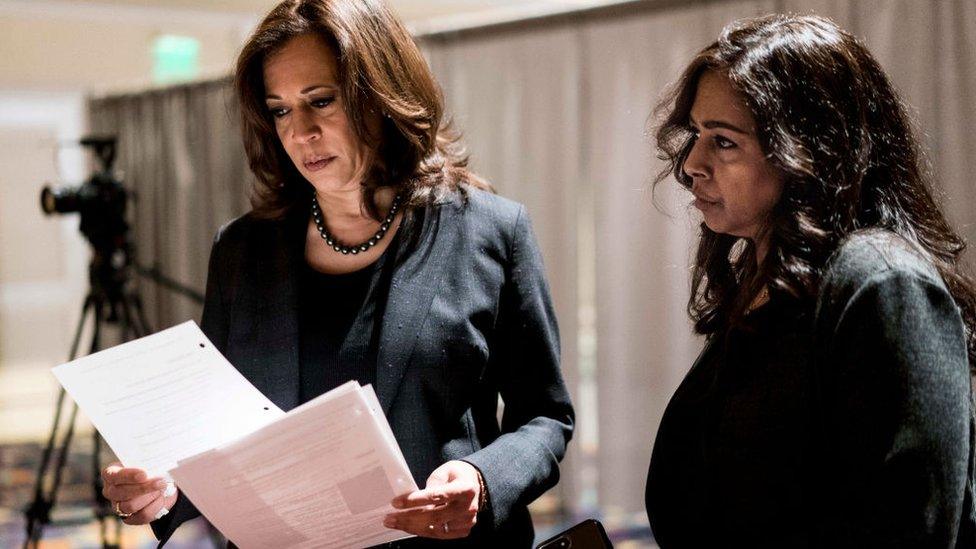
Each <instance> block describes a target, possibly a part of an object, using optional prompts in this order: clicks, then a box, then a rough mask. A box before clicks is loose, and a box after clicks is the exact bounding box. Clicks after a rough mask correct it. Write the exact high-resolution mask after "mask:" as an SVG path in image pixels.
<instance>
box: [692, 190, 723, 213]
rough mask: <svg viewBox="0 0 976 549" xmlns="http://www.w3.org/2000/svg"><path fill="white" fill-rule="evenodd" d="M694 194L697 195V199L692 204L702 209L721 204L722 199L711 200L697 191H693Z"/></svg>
mask: <svg viewBox="0 0 976 549" xmlns="http://www.w3.org/2000/svg"><path fill="white" fill-rule="evenodd" d="M692 194H693V195H694V196H695V201H694V202H692V205H693V206H694V207H696V208H698V209H699V210H701V211H705V210H707V209H710V208H714V207H716V206H719V205H720V204H721V201H719V200H711V199H709V198H706V197H704V196H702V195H700V194H697V193H692Z"/></svg>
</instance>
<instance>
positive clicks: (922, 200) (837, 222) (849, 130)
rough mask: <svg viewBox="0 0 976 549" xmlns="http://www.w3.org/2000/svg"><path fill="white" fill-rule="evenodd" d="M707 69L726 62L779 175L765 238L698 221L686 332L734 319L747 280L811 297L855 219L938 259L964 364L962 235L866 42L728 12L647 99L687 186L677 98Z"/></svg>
mask: <svg viewBox="0 0 976 549" xmlns="http://www.w3.org/2000/svg"><path fill="white" fill-rule="evenodd" d="M707 71H716V72H719V73H721V74H724V75H727V76H728V79H729V81H730V82H731V85H732V87H733V89H735V90H736V91H737V92H738V93H739V94H740V95H741V97H742V98H743V100H744V101H745V103H746V104H747V105H748V107H749V110H750V111H751V112H752V115H753V117H754V118H755V122H756V132H757V136H758V139H759V143H760V145H761V147H762V150H763V151H764V152H765V154H766V156H767V159H768V161H769V162H771V163H772V165H773V166H774V167H776V168H777V169H778V170H780V172H781V173H782V174H783V175H784V181H785V183H784V186H783V192H782V195H781V198H780V200H779V202H778V203H777V204H776V206H774V207H773V209H772V211H771V212H770V213H769V215H768V217H767V219H766V220H765V223H764V229H763V235H764V236H765V237H766V238H768V243H769V250H768V253H767V254H766V257H765V259H764V261H763V264H762V265H757V264H756V255H755V254H756V251H755V247H754V244H753V243H752V242H751V241H749V240H745V239H740V238H738V237H735V236H730V235H725V234H719V233H715V232H713V231H711V230H709V229H708V228H707V227H706V226H705V225H704V224H702V226H701V240H700V243H699V245H698V250H697V253H696V257H695V264H694V267H693V271H692V294H691V298H690V299H689V302H688V312H689V314H690V315H691V317H692V320H694V322H695V329H696V331H697V332H698V333H702V334H712V333H716V332H718V331H720V330H723V329H725V328H727V327H729V326H731V325H735V324H739V323H741V321H742V320H743V318H744V316H745V311H746V308H747V306H748V304H749V302H750V301H751V300H752V298H753V296H754V295H755V294H756V292H757V291H758V290H759V288H761V287H763V286H766V287H768V288H769V291H770V294H771V295H772V297H774V298H775V297H779V298H788V299H795V300H803V301H806V300H813V299H814V298H815V296H816V294H817V291H818V290H819V287H820V282H821V277H822V275H823V271H824V268H825V266H826V264H827V262H828V259H829V258H830V256H831V254H832V253H833V252H834V251H835V250H836V249H837V248H838V246H839V244H840V243H841V241H842V240H843V239H844V238H845V237H846V236H848V235H850V234H851V233H853V232H854V231H858V230H861V229H866V228H883V229H887V230H890V231H893V232H894V233H896V234H898V235H900V236H902V237H903V238H905V239H907V240H908V241H909V242H912V243H914V244H915V246H916V247H917V248H918V249H919V250H920V251H921V252H922V253H923V254H924V255H925V256H927V259H928V260H929V261H931V263H932V264H933V265H934V266H935V268H936V269H938V272H939V274H940V275H941V276H942V279H943V281H944V282H945V284H946V286H947V287H948V289H949V291H950V293H951V294H952V297H953V298H954V299H955V301H956V304H957V305H958V306H959V307H960V309H961V311H962V317H963V321H964V323H965V326H966V338H967V345H968V350H969V361H970V364H971V365H976V333H974V327H976V286H974V284H973V281H972V279H971V278H970V277H968V276H967V275H966V274H965V273H964V271H963V268H962V265H961V263H960V256H961V254H962V252H963V250H964V249H965V247H966V244H965V242H964V241H963V240H962V239H961V238H960V237H959V236H958V235H957V234H956V233H955V232H954V231H953V230H952V228H951V227H950V226H949V223H948V222H947V221H946V218H945V215H943V213H942V211H941V209H940V207H939V205H938V204H937V203H936V201H935V200H934V199H933V193H932V191H931V187H930V183H929V181H928V176H927V175H926V171H925V170H924V169H923V165H922V156H921V152H920V148H919V145H918V143H917V141H916V138H915V137H914V132H913V131H912V127H911V123H910V120H909V118H908V116H907V114H906V109H905V107H904V106H903V104H902V103H901V101H900V100H899V98H898V95H897V94H896V92H895V91H894V89H893V87H892V85H891V83H890V82H889V81H888V78H887V76H886V75H885V73H884V71H883V70H882V69H881V67H880V65H879V64H878V62H877V61H875V59H874V57H872V56H871V54H870V53H869V52H868V50H867V48H866V47H865V46H864V45H863V44H862V43H861V42H860V41H859V40H858V39H856V38H855V37H854V36H852V35H851V34H849V33H847V32H845V31H843V30H841V29H840V28H838V27H837V25H835V24H834V23H833V22H831V21H829V20H827V19H824V18H821V17H816V16H786V15H770V16H764V17H759V18H755V19H749V20H744V21H740V22H736V23H733V24H731V25H729V26H728V27H726V28H725V29H724V30H723V31H722V33H721V35H720V37H719V39H718V40H717V41H716V42H715V43H713V44H711V45H710V46H708V47H707V48H705V49H704V50H702V51H701V52H700V53H699V54H698V55H697V56H696V57H695V58H694V59H693V60H692V61H691V63H690V64H689V65H688V67H687V68H686V69H685V71H684V73H683V75H682V76H681V78H680V79H679V80H678V82H677V84H676V85H675V86H674V88H673V90H672V91H671V93H670V94H669V95H667V96H666V97H665V99H664V100H663V101H662V102H661V103H660V104H659V105H658V107H657V109H656V112H657V114H658V116H659V119H663V121H662V122H661V124H660V126H659V127H658V129H657V134H656V138H657V146H658V151H659V157H660V158H661V159H662V160H664V161H665V162H666V163H667V167H666V168H665V170H663V171H662V172H661V173H660V174H658V177H657V179H656V181H655V184H657V183H660V182H661V181H663V180H664V179H666V178H667V177H668V176H669V175H673V176H674V177H675V178H676V179H677V180H678V182H680V183H681V184H682V185H684V186H686V187H690V185H691V178H690V177H689V176H688V175H687V174H686V173H685V172H684V162H685V159H686V158H687V156H688V154H689V152H690V150H691V146H692V145H693V143H694V142H693V139H692V135H691V133H690V130H689V124H690V111H691V107H692V104H693V103H694V100H695V93H696V91H697V88H698V82H699V80H700V78H701V76H702V74H704V73H705V72H707Z"/></svg>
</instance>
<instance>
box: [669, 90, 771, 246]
mask: <svg viewBox="0 0 976 549" xmlns="http://www.w3.org/2000/svg"><path fill="white" fill-rule="evenodd" d="M689 123H690V125H691V128H692V131H693V132H694V134H695V138H694V139H695V142H694V145H693V146H692V148H691V151H690V152H689V154H688V157H687V159H685V162H684V166H683V168H682V169H683V170H684V172H685V173H686V174H687V175H688V176H689V177H690V178H691V180H692V185H691V192H692V194H694V195H695V202H694V205H695V207H696V208H698V209H699V210H701V212H702V215H703V216H704V218H705V225H706V226H707V227H708V228H709V229H711V230H712V231H715V232H716V233H723V234H730V235H734V236H739V237H744V238H749V239H755V238H756V236H757V235H758V233H759V231H760V229H761V227H762V224H763V222H764V221H765V219H766V217H767V214H769V212H770V211H771V210H772V208H773V206H775V205H776V202H777V201H779V197H780V194H781V193H782V191H783V177H782V175H781V174H780V172H779V171H778V170H777V169H776V168H775V167H773V165H772V164H771V163H770V162H769V160H768V159H767V158H766V154H765V153H764V152H763V151H762V147H760V145H759V139H758V138H757V137H756V123H755V120H754V119H753V117H752V113H751V112H750V111H749V108H748V107H747V106H746V104H745V102H744V101H743V100H742V98H741V97H740V96H739V94H738V93H737V92H736V91H735V90H734V89H732V85H731V84H730V83H729V80H728V78H727V77H726V76H725V75H724V74H721V73H718V72H714V71H707V72H705V73H704V74H702V76H701V78H700V79H699V81H698V90H697V91H696V93H695V101H694V104H693V105H692V107H691V120H690V121H689Z"/></svg>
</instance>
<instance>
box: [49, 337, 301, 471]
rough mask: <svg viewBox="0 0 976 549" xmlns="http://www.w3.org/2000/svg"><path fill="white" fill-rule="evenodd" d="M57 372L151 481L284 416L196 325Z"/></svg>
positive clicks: (126, 459) (119, 452)
mask: <svg viewBox="0 0 976 549" xmlns="http://www.w3.org/2000/svg"><path fill="white" fill-rule="evenodd" d="M53 371H54V375H55V377H57V379H58V381H59V382H60V383H61V385H62V386H63V387H64V388H65V390H66V391H67V392H68V394H70V395H71V398H73V399H74V400H75V402H77V403H78V406H80V407H81V409H82V410H84V412H85V414H87V415H88V417H89V418H90V419H91V421H92V423H93V424H94V425H95V428H96V429H98V431H99V433H101V434H102V436H103V437H104V438H105V441H106V442H108V445H109V446H111V448H112V450H113V451H114V452H115V455H116V456H118V458H119V460H120V461H121V462H122V464H123V465H125V466H126V467H139V468H142V469H145V470H146V471H147V472H148V473H149V475H150V476H157V475H162V474H164V473H165V472H166V471H168V470H170V469H172V468H173V467H175V466H176V464H177V462H178V461H179V460H181V459H185V458H188V457H190V456H193V455H195V454H197V453H200V452H203V451H206V450H209V449H211V448H214V447H216V446H220V445H222V444H225V443H227V442H229V441H231V440H234V439H237V438H240V437H242V436H244V435H245V434H247V433H250V432H253V431H255V430H257V429H260V428H261V427H262V426H264V425H266V424H268V423H269V422H271V421H273V420H274V419H276V418H279V417H281V416H283V415H284V412H282V411H281V409H280V408H278V407H277V406H275V405H274V403H272V402H271V401H270V400H268V398H267V397H265V396H264V395H263V394H261V392H260V391H258V390H257V389H256V388H255V387H254V386H253V385H251V384H250V383H249V382H248V381H247V380H246V379H245V378H244V376H242V375H241V374H240V372H238V371H237V370H236V369H234V367H233V366H232V365H231V364H230V363H229V362H228V361H227V359H226V358H224V356H223V355H221V354H220V352H219V351H218V350H217V349H216V348H215V347H214V346H213V344H211V343H210V340H209V339H207V336H205V335H204V334H203V332H202V331H201V330H200V328H199V326H197V325H196V323H195V322H193V321H188V322H184V323H183V324H180V325H178V326H174V327H172V328H169V329H166V330H163V331H161V332H158V333H155V334H153V335H150V336H147V337H144V338H141V339H137V340H135V341H130V342H128V343H125V344H123V345H119V346H116V347H112V348H111V349H106V350H104V351H99V352H97V353H94V354H92V355H89V356H86V357H83V358H79V359H78V360H74V361H72V362H69V363H67V364H62V365H61V366H58V367H56V368H54V370H53Z"/></svg>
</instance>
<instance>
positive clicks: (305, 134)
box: [292, 108, 322, 144]
mask: <svg viewBox="0 0 976 549" xmlns="http://www.w3.org/2000/svg"><path fill="white" fill-rule="evenodd" d="M292 115H293V116H292V124H293V125H292V137H293V138H294V139H295V141H297V142H299V143H301V144H305V143H309V142H311V141H315V140H317V139H319V138H320V137H322V128H321V127H319V124H318V121H317V120H316V119H315V115H314V113H312V112H309V110H308V109H301V108H297V109H295V110H294V111H292Z"/></svg>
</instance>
